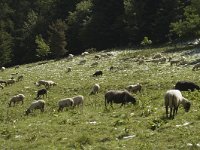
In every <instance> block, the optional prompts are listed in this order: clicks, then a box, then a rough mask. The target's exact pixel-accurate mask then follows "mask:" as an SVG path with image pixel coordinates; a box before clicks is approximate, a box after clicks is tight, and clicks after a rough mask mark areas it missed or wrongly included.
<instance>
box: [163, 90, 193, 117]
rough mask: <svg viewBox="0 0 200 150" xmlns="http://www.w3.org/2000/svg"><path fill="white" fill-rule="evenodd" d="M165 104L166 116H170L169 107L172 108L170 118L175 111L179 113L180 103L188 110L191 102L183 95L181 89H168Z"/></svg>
mask: <svg viewBox="0 0 200 150" xmlns="http://www.w3.org/2000/svg"><path fill="white" fill-rule="evenodd" d="M164 104H165V108H166V117H168V107H169V108H170V118H171V117H173V118H174V115H175V113H176V114H177V111H178V107H179V105H180V104H182V105H183V107H184V109H185V111H186V112H188V111H189V109H190V105H191V103H190V102H189V101H188V100H187V99H186V98H184V97H183V96H182V94H181V92H180V91H179V90H175V89H173V90H168V91H167V92H166V93H165V96H164Z"/></svg>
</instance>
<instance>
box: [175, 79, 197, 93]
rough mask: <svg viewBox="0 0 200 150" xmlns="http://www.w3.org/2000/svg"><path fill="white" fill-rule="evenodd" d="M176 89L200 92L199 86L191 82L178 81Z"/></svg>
mask: <svg viewBox="0 0 200 150" xmlns="http://www.w3.org/2000/svg"><path fill="white" fill-rule="evenodd" d="M175 89H177V90H179V91H192V92H193V91H194V90H195V89H196V90H199V89H200V88H199V86H198V85H197V84H195V83H193V82H190V81H178V82H177V83H176V85H175Z"/></svg>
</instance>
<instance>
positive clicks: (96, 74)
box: [92, 70, 103, 77]
mask: <svg viewBox="0 0 200 150" xmlns="http://www.w3.org/2000/svg"><path fill="white" fill-rule="evenodd" d="M100 75H101V76H102V75H103V72H102V71H100V70H98V71H96V72H95V73H94V74H93V75H92V76H93V77H95V76H96V77H97V76H100Z"/></svg>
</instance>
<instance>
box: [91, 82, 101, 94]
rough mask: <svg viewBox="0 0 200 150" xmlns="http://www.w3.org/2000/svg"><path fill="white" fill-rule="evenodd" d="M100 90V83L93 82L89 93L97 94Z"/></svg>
mask: <svg viewBox="0 0 200 150" xmlns="http://www.w3.org/2000/svg"><path fill="white" fill-rule="evenodd" d="M99 90H100V85H99V84H95V85H94V86H93V87H92V91H91V92H90V95H92V94H97V93H98V92H99Z"/></svg>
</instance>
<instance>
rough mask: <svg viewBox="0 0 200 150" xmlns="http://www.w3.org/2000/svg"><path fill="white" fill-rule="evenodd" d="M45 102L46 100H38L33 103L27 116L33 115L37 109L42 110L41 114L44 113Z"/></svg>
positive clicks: (27, 111)
mask: <svg viewBox="0 0 200 150" xmlns="http://www.w3.org/2000/svg"><path fill="white" fill-rule="evenodd" d="M44 106H45V101H44V100H37V101H34V102H32V103H31V105H30V106H29V108H28V109H27V110H26V112H25V113H26V115H28V114H29V113H31V112H32V111H33V110H35V109H40V110H41V112H44Z"/></svg>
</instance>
